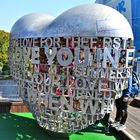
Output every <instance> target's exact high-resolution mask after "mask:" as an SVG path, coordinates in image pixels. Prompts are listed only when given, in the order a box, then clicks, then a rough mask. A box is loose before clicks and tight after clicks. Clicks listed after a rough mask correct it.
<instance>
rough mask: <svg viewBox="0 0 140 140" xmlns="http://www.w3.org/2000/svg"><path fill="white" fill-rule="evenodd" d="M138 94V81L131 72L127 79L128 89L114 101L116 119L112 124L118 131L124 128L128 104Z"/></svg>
mask: <svg viewBox="0 0 140 140" xmlns="http://www.w3.org/2000/svg"><path fill="white" fill-rule="evenodd" d="M138 93H139V79H138V77H137V75H136V73H135V72H134V71H133V72H132V76H131V77H130V78H129V79H128V88H127V89H124V90H123V92H122V96H121V97H120V98H118V99H116V101H115V103H116V117H115V121H114V123H113V124H112V126H113V127H115V128H116V129H117V130H118V131H120V130H123V129H125V128H126V126H125V123H126V120H127V116H128V112H127V108H128V104H130V103H131V102H132V100H133V99H134V98H135V96H136V95H138Z"/></svg>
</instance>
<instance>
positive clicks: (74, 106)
mask: <svg viewBox="0 0 140 140" xmlns="http://www.w3.org/2000/svg"><path fill="white" fill-rule="evenodd" d="M101 9H102V10H101ZM133 57H134V47H133V33H132V30H131V27H130V25H129V23H128V22H127V20H126V19H125V18H124V17H123V16H122V15H121V14H120V13H118V12H117V11H115V10H114V9H112V8H110V7H107V6H103V5H100V4H85V5H81V6H77V7H74V8H72V9H70V10H68V11H66V12H64V13H62V14H61V15H60V16H58V17H57V18H55V19H53V18H52V17H50V16H47V15H44V14H43V15H41V14H31V15H27V16H24V17H22V18H21V19H19V20H18V21H17V22H16V23H15V24H14V26H13V28H12V30H11V36H10V48H9V60H10V66H11V75H12V76H13V77H14V78H15V79H17V82H18V89H19V94H20V96H21V97H22V99H23V101H24V102H25V103H26V104H27V105H28V106H29V109H30V111H31V112H32V113H33V115H34V117H35V118H36V120H37V122H38V123H39V125H40V126H41V127H43V128H45V129H47V130H50V131H53V132H59V133H72V132H77V131H79V130H81V129H84V128H86V127H87V126H89V125H90V124H93V123H94V122H95V121H96V120H97V119H101V118H102V117H103V116H104V114H105V113H110V112H111V111H112V105H113V102H114V98H115V96H116V94H119V93H121V92H120V91H122V90H123V89H125V88H127V84H128V83H127V81H128V78H129V77H130V76H131V73H132V66H133Z"/></svg>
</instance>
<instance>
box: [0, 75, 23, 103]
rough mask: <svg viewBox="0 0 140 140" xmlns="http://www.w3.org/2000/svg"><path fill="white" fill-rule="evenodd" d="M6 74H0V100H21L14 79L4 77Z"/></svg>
mask: <svg viewBox="0 0 140 140" xmlns="http://www.w3.org/2000/svg"><path fill="white" fill-rule="evenodd" d="M5 76H7V77H8V75H0V101H3V100H4V101H5V100H6V101H21V98H20V97H19V95H18V92H17V85H16V81H15V80H13V79H10V78H9V79H7V78H6V79H5V78H4V77H5Z"/></svg>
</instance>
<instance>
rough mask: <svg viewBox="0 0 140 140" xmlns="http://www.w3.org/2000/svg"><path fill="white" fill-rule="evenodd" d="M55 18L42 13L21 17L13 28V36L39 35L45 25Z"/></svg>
mask: <svg viewBox="0 0 140 140" xmlns="http://www.w3.org/2000/svg"><path fill="white" fill-rule="evenodd" d="M53 19H54V18H53V17H51V16H48V15H47V14H42V13H32V14H28V15H25V16H23V17H21V18H20V19H19V20H17V21H16V23H15V24H14V25H13V27H12V29H11V38H25V37H26V38H27V37H39V36H40V35H41V34H42V32H43V29H44V27H46V26H47V25H48V24H49V23H50V22H51V21H52V20H53Z"/></svg>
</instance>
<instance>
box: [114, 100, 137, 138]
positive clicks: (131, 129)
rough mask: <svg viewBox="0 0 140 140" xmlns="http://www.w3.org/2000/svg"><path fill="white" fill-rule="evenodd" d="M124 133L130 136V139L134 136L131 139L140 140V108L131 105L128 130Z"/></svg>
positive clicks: (127, 124)
mask: <svg viewBox="0 0 140 140" xmlns="http://www.w3.org/2000/svg"><path fill="white" fill-rule="evenodd" d="M139 101H140V100H139ZM139 103H140V102H139ZM114 116H115V109H114V112H113V113H112V118H113V119H114ZM123 132H124V133H125V134H128V135H129V134H130V137H131V136H132V137H131V139H132V140H140V107H134V106H131V105H129V107H128V119H127V122H126V129H125V130H124V131H123Z"/></svg>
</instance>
